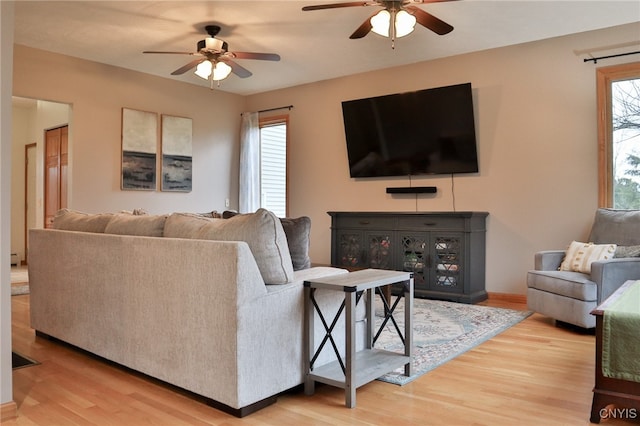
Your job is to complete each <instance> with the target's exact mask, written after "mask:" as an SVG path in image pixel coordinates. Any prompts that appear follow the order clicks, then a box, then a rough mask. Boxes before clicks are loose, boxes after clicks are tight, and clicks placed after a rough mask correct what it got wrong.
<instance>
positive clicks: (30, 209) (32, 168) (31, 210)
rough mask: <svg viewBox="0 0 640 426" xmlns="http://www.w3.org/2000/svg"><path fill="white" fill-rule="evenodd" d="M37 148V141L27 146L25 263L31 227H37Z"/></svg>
mask: <svg viewBox="0 0 640 426" xmlns="http://www.w3.org/2000/svg"><path fill="white" fill-rule="evenodd" d="M36 149H37V145H36V144H35V143H31V144H28V145H26V146H25V155H24V159H25V165H24V260H23V263H26V262H27V261H28V259H29V229H33V228H35V227H36Z"/></svg>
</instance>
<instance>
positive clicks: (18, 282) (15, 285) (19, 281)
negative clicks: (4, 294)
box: [11, 268, 29, 296]
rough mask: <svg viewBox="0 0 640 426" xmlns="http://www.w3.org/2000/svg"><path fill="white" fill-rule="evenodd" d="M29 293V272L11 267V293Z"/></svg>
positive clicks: (17, 294)
mask: <svg viewBox="0 0 640 426" xmlns="http://www.w3.org/2000/svg"><path fill="white" fill-rule="evenodd" d="M21 294H29V274H28V272H27V270H26V269H20V268H11V295H12V296H19V295H21Z"/></svg>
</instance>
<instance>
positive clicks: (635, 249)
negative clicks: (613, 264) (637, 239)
mask: <svg viewBox="0 0 640 426" xmlns="http://www.w3.org/2000/svg"><path fill="white" fill-rule="evenodd" d="M613 257H640V246H618V247H617V248H616V254H615V256H613Z"/></svg>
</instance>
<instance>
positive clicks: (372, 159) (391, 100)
mask: <svg viewBox="0 0 640 426" xmlns="http://www.w3.org/2000/svg"><path fill="white" fill-rule="evenodd" d="M342 113H343V121H344V130H345V137H346V143H347V154H348V157H349V172H350V175H351V177H352V178H361V177H376V176H411V175H422V174H453V173H475V172H478V156H477V148H476V133H475V123H474V115H473V98H472V93H471V83H463V84H457V85H452V86H446V87H438V88H433V89H424V90H418V91H413V92H405V93H397V94H392V95H385V96H378V97H372V98H365V99H356V100H348V101H343V102H342Z"/></svg>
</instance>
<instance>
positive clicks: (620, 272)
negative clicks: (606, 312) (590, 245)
mask: <svg viewBox="0 0 640 426" xmlns="http://www.w3.org/2000/svg"><path fill="white" fill-rule="evenodd" d="M638 279H640V258H639V257H628V258H619V259H610V260H601V261H598V262H593V263H592V264H591V281H593V282H594V283H596V285H597V286H598V303H602V302H604V301H605V300H606V299H607V298H608V297H609V296H611V295H612V294H613V293H614V292H615V291H616V290H617V289H618V288H619V287H620V286H621V285H622V284H624V283H625V282H626V281H629V280H638Z"/></svg>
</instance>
